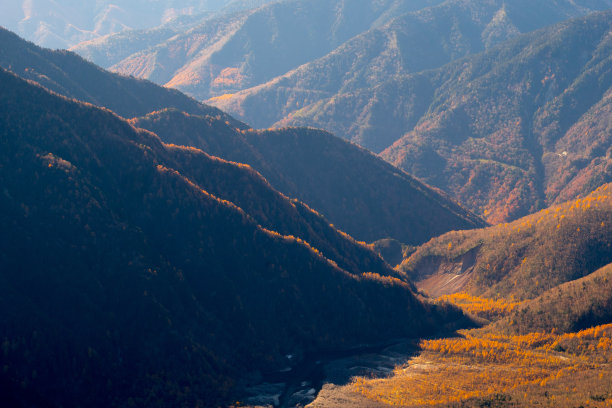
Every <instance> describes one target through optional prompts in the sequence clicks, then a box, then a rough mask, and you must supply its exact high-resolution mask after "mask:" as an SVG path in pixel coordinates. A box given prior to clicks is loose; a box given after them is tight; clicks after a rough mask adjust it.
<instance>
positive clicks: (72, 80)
mask: <svg viewBox="0 0 612 408" xmlns="http://www.w3.org/2000/svg"><path fill="white" fill-rule="evenodd" d="M0 67H3V68H5V69H8V70H10V71H12V72H14V73H16V74H17V75H20V76H21V77H23V78H26V79H30V80H33V81H36V82H38V83H40V84H41V85H43V86H44V87H46V88H48V89H50V90H52V91H54V92H57V93H59V94H61V95H64V96H67V97H69V98H75V99H79V100H81V101H85V102H89V103H92V104H94V105H97V106H101V107H105V108H108V109H111V110H112V111H113V112H116V113H118V114H119V115H121V116H124V117H127V118H131V117H134V116H139V115H144V114H146V113H149V112H152V111H154V110H158V109H162V108H170V107H173V108H177V109H181V110H183V111H186V112H191V113H197V114H201V115H212V116H218V117H220V118H221V119H223V120H227V121H230V122H231V123H232V124H233V125H234V126H240V127H244V125H243V124H241V123H240V122H238V121H236V120H234V119H232V118H231V117H230V116H228V115H226V114H224V113H223V112H221V111H220V110H218V109H217V108H213V107H210V106H207V105H203V104H201V103H199V102H197V101H195V100H193V99H191V98H189V97H187V96H185V95H183V94H182V93H180V92H178V91H175V90H171V89H167V88H162V87H160V86H158V85H155V84H153V83H151V82H149V81H144V80H139V79H135V78H129V77H124V76H121V75H117V74H113V73H110V72H108V71H105V70H103V69H101V68H99V67H97V66H95V65H93V64H92V63H90V62H87V61H85V60H84V59H83V58H81V57H79V56H78V55H76V54H74V53H71V52H68V51H52V50H49V49H45V48H40V47H38V46H36V45H34V44H32V43H30V42H27V41H25V40H23V39H21V38H19V37H18V36H17V35H15V34H13V33H12V32H10V31H7V30H5V29H2V28H0Z"/></svg>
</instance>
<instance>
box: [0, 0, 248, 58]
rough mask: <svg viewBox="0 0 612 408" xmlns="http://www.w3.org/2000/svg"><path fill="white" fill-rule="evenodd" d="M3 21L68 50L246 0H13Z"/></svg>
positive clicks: (1, 17) (4, 8)
mask: <svg viewBox="0 0 612 408" xmlns="http://www.w3.org/2000/svg"><path fill="white" fill-rule="evenodd" d="M3 3H6V4H2V13H1V14H0V25H2V26H4V27H6V28H8V29H10V30H12V31H15V32H17V33H18V34H19V35H21V36H23V37H25V38H26V39H28V40H30V41H34V42H35V43H37V44H39V45H42V46H45V47H50V48H69V47H70V46H72V45H75V44H77V43H79V42H82V41H88V40H91V39H94V38H98V37H100V36H104V35H107V34H113V33H116V32H120V31H123V30H127V29H142V28H148V27H155V26H159V25H160V24H163V23H166V22H168V21H171V20H173V19H175V18H178V17H181V16H194V15H198V14H201V13H205V12H212V11H216V10H219V9H221V8H223V7H224V6H231V7H232V9H233V8H235V7H237V6H238V5H239V4H240V3H246V5H247V6H248V5H250V3H255V4H257V2H253V1H250V2H249V1H244V0H163V1H162V0H98V1H96V0H84V1H82V0H81V1H77V0H11V1H4V2H3Z"/></svg>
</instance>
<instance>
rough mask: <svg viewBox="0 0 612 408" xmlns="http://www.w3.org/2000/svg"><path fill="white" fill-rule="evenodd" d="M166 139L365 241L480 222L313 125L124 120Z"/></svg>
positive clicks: (427, 234)
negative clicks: (254, 179)
mask: <svg viewBox="0 0 612 408" xmlns="http://www.w3.org/2000/svg"><path fill="white" fill-rule="evenodd" d="M131 123H133V124H134V125H135V126H138V127H142V128H145V129H148V130H151V131H153V132H155V133H156V134H158V135H159V136H160V137H161V138H162V140H164V141H165V142H167V143H174V144H180V145H187V146H195V147H197V148H201V149H202V150H204V151H206V152H208V153H210V154H212V155H215V156H219V157H222V158H225V159H228V160H231V161H235V162H240V163H247V164H249V165H251V166H253V168H255V169H256V170H257V171H259V172H260V173H261V174H262V175H263V176H264V177H265V178H266V179H267V180H268V181H270V183H271V184H272V185H273V186H274V187H275V188H277V189H278V190H279V191H282V192H283V193H284V194H286V195H288V196H290V197H296V198H298V199H300V200H301V201H303V202H305V203H308V205H309V206H310V207H312V208H314V209H316V210H317V211H319V212H321V213H322V214H323V215H325V217H326V218H327V219H329V220H330V221H331V222H332V223H334V225H336V226H337V227H338V228H340V229H341V230H343V231H346V232H347V233H349V234H350V235H352V236H354V237H355V238H357V239H359V240H364V241H367V242H373V241H376V240H378V239H381V238H386V237H393V238H395V239H397V240H399V241H401V242H404V243H407V244H411V245H415V244H420V243H423V242H425V241H427V240H428V239H430V238H431V237H433V236H435V235H438V234H441V233H443V232H446V231H449V230H452V229H469V228H475V227H479V226H483V225H484V223H483V221H482V220H480V219H479V218H478V217H475V216H474V215H473V214H471V213H469V212H468V211H465V210H464V209H463V208H461V207H459V206H458V205H457V204H456V203H454V202H453V201H452V200H449V199H448V198H447V197H445V196H444V195H442V194H440V193H439V192H436V191H434V190H432V189H431V188H429V187H428V186H426V185H423V184H422V183H420V182H419V181H417V180H415V179H414V178H412V177H411V176H409V175H408V174H406V173H404V172H402V171H400V170H398V169H396V168H394V167H393V166H390V165H389V164H388V163H386V162H384V161H383V160H381V159H379V158H377V157H376V156H374V155H373V154H371V153H369V152H367V151H365V150H364V149H361V148H359V147H357V146H355V145H352V144H350V143H347V142H346V141H343V140H341V139H339V138H336V137H334V136H333V135H331V134H329V133H327V132H324V131H319V130H315V129H299V128H298V129H280V130H261V131H256V130H242V131H239V130H236V129H235V128H233V127H231V126H228V125H227V124H225V123H224V122H222V121H218V120H215V119H211V118H206V117H201V116H196V115H188V114H185V113H183V112H178V111H172V110H166V111H161V112H155V113H151V114H149V115H146V116H144V117H141V118H135V119H133V120H132V121H131Z"/></svg>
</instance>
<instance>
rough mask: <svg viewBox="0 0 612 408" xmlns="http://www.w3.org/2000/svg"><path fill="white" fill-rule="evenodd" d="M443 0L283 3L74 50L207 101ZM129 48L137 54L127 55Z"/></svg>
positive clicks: (304, 1)
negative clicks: (151, 38)
mask: <svg viewBox="0 0 612 408" xmlns="http://www.w3.org/2000/svg"><path fill="white" fill-rule="evenodd" d="M440 1H442V0H381V1H372V0H349V1H345V0H331V1H330V0H297V1H296V0H291V1H281V2H276V3H273V4H270V5H268V6H265V7H263V8H259V9H257V10H252V11H249V12H245V13H242V14H235V15H229V16H228V15H225V16H223V17H219V18H215V19H211V20H207V21H206V22H205V23H203V24H202V25H201V26H199V27H195V28H193V29H190V30H188V31H186V32H184V33H181V34H179V35H177V36H174V37H172V38H169V39H167V40H164V41H162V42H160V43H159V44H156V45H151V44H150V43H149V42H146V43H143V42H135V41H132V39H131V38H126V39H122V40H120V39H118V38H113V37H109V39H108V42H106V41H102V40H101V41H96V42H95V43H91V44H83V45H82V46H79V47H75V48H74V50H75V51H77V52H79V53H81V54H82V55H84V56H87V57H88V58H92V60H93V61H94V62H96V63H99V64H101V65H103V66H104V67H106V68H109V66H108V65H104V64H105V63H109V62H113V63H115V65H113V66H112V68H111V69H112V70H113V71H117V72H120V73H124V74H129V75H134V76H137V77H140V78H147V79H150V80H152V81H154V82H156V83H159V84H164V85H168V86H171V87H175V88H178V89H180V90H182V91H185V92H188V93H189V94H190V95H192V96H194V97H196V98H197V99H200V100H202V99H207V98H210V97H211V96H217V95H221V94H225V93H228V92H235V91H238V90H241V89H245V88H249V87H252V86H256V85H259V84H262V83H265V82H267V81H268V80H271V79H272V78H274V77H276V76H279V75H283V74H284V73H286V72H287V71H289V70H292V69H294V68H297V67H298V66H300V65H302V64H304V63H308V62H310V61H311V60H313V59H317V58H320V57H323V56H324V55H326V54H327V53H329V52H331V51H332V50H333V49H334V48H336V47H338V46H340V45H341V44H342V43H344V42H345V41H347V40H349V39H350V38H352V37H353V36H355V35H358V34H360V33H362V32H363V31H366V30H368V29H370V28H372V27H374V26H378V25H380V24H382V23H384V22H385V21H388V20H389V19H391V18H392V17H394V16H397V15H399V14H402V13H405V12H407V11H411V10H418V9H420V8H423V7H425V6H427V5H430V4H436V3H439V2H440ZM111 44H115V46H111ZM135 46H136V47H138V46H141V47H142V48H132V47H135ZM145 47H147V48H145ZM126 49H131V50H132V55H130V56H126V57H124V55H125V54H126V52H125V50H126ZM117 56H120V57H123V59H122V60H121V61H118V58H117Z"/></svg>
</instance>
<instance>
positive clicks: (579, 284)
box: [491, 264, 612, 334]
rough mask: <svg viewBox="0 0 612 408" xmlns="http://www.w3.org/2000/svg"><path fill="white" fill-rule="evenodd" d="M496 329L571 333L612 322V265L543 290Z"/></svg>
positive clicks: (514, 331) (520, 331)
mask: <svg viewBox="0 0 612 408" xmlns="http://www.w3.org/2000/svg"><path fill="white" fill-rule="evenodd" d="M508 314H509V316H508V317H507V318H506V319H504V320H501V321H499V322H497V323H496V324H495V325H493V327H492V328H491V329H492V330H494V331H509V332H511V333H519V334H522V333H528V332H533V331H542V330H546V331H551V330H553V329H555V330H557V331H561V332H572V331H576V330H581V329H584V328H587V327H590V326H595V325H597V324H603V323H607V322H611V321H612V264H608V265H606V266H604V267H603V268H601V269H599V270H597V271H595V272H593V273H592V274H590V275H588V276H585V277H584V278H581V279H577V280H575V281H571V282H567V283H564V284H562V285H559V286H557V287H555V288H554V289H551V290H548V291H546V292H544V293H542V294H541V295H540V296H538V297H537V298H535V299H533V300H531V301H529V302H525V303H524V304H522V305H520V306H519V307H515V308H513V310H511V313H508Z"/></svg>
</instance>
